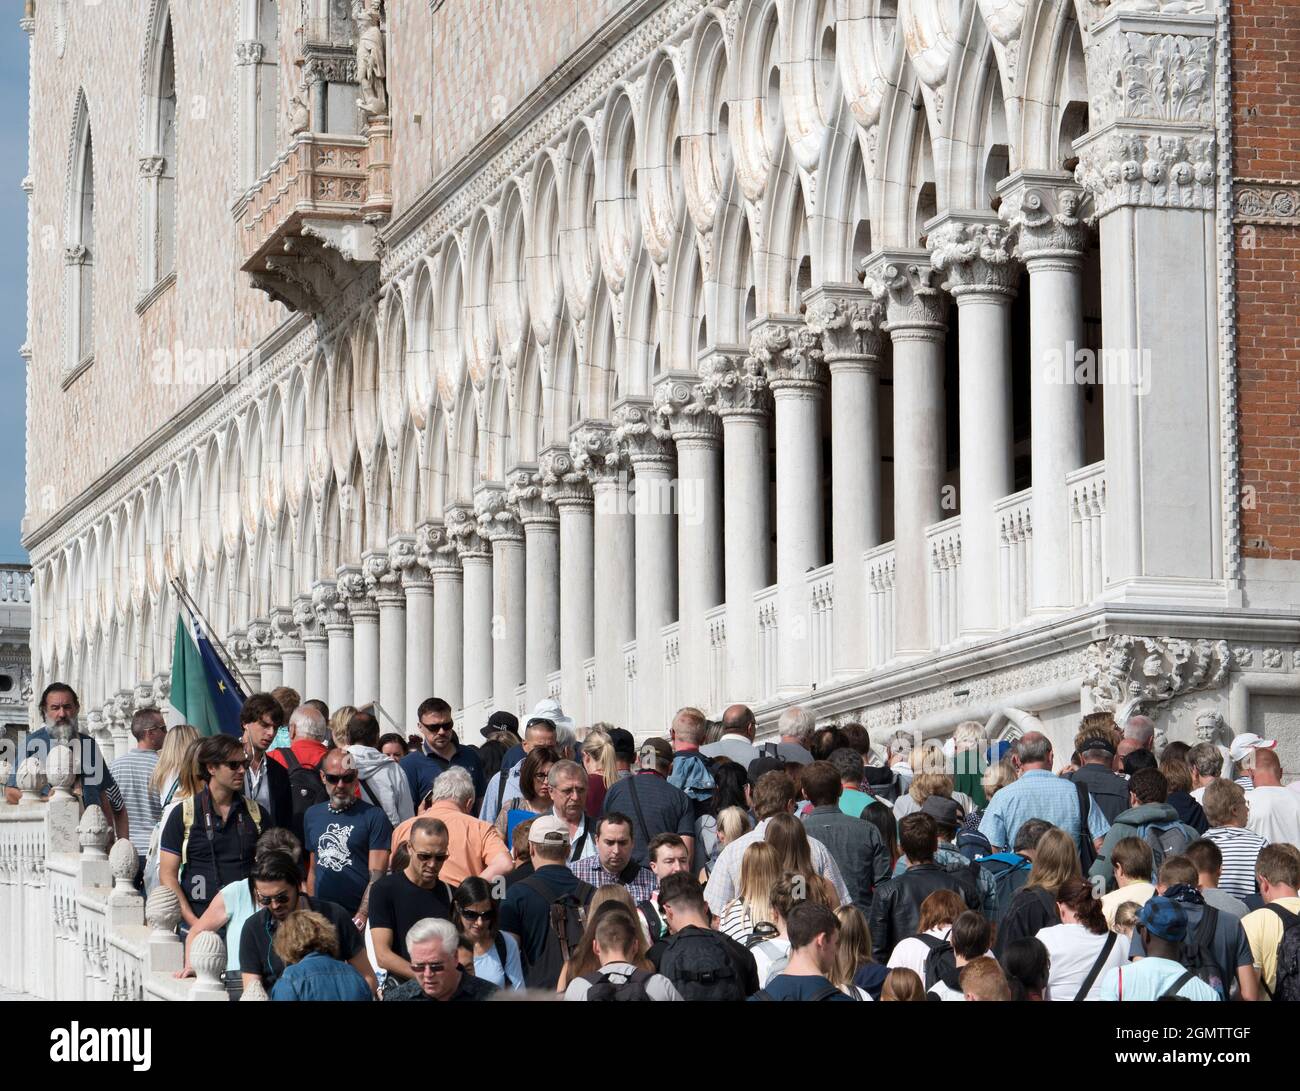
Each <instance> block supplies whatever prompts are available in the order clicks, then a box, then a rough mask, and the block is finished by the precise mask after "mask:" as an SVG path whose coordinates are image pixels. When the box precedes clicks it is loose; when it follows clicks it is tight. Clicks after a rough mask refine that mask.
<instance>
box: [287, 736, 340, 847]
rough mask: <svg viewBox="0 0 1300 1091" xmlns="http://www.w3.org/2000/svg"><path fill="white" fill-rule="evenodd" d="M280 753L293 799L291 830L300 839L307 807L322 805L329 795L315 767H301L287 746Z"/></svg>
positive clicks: (296, 757)
mask: <svg viewBox="0 0 1300 1091" xmlns="http://www.w3.org/2000/svg"><path fill="white" fill-rule="evenodd" d="M280 753H281V754H283V755H284V764H285V765H286V766H287V767H288V769H289V795H290V796H291V797H292V798H293V828H294V830H296V831H297V833H298V836H299V839H301V837H302V822H303V819H302V816H303V815H304V814H306V813H307V808H308V807H314V806H315V805H316V804H317V803H324V802H325V801H326V800H327V799H329V793H328V792H327V791H326V790H325V785H323V784H322V783H321V780H320V776H319V775H318V774H317V772H316V767H315V766H307V765H303V763H302V762H300V761H299V760H298V755H297V754H295V753H294V752H293V751H292V750H291V749H290V748H289V747H287V746H286V747H282V748H281V750H280Z"/></svg>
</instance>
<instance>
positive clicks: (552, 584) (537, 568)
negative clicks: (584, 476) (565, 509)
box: [507, 466, 560, 708]
mask: <svg viewBox="0 0 1300 1091" xmlns="http://www.w3.org/2000/svg"><path fill="white" fill-rule="evenodd" d="M507 476H508V477H509V486H508V491H507V500H508V502H509V503H510V505H511V506H512V507H513V508H514V509H515V510H516V511H518V512H519V521H520V522H521V523H522V524H523V526H524V618H523V629H524V681H525V689H526V691H527V697H526V699H525V700H526V704H527V706H528V707H529V708H532V707H534V706H535V705H536V704H537V702H538V701H540V700H542V699H543V698H544V697H545V696H546V692H547V681H546V680H547V678H548V677H549V675H550V674H551V672H552V671H557V670H559V669H560V517H559V513H558V512H557V511H556V509H555V505H554V504H552V503H550V502H549V501H548V500H546V499H545V497H543V495H542V475H541V473H540V471H539V468H538V467H537V466H515V467H514V468H513V469H512V470H511V471H510V473H509V474H508V475H507Z"/></svg>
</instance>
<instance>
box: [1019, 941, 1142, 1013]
mask: <svg viewBox="0 0 1300 1091" xmlns="http://www.w3.org/2000/svg"><path fill="white" fill-rule="evenodd" d="M1109 935H1110V933H1109V932H1107V933H1105V934H1103V935H1100V936H1098V935H1096V934H1095V933H1093V932H1089V931H1088V930H1087V929H1086V928H1085V927H1084V926H1083V925H1081V924H1053V925H1049V926H1048V927H1046V928H1042V929H1039V932H1038V938H1039V940H1040V941H1041V942H1042V944H1043V946H1044V947H1046V948H1047V956H1048V958H1049V959H1051V972H1050V974H1049V976H1048V978H1047V999H1048V1000H1073V999H1074V997H1075V994H1076V993H1078V991H1079V989H1080V988H1082V987H1083V981H1084V978H1086V977H1087V976H1088V972H1089V971H1090V970H1091V969H1092V965H1093V963H1094V962H1096V961H1097V956H1098V955H1100V954H1101V949H1102V948H1103V947H1104V946H1105V945H1106V939H1107V937H1108V936H1109ZM1128 943H1129V941H1128V937H1127V936H1124V935H1116V937H1115V944H1114V946H1113V947H1111V949H1110V954H1109V955H1107V956H1106V962H1105V964H1104V965H1103V966H1102V968H1101V972H1100V973H1099V974H1098V975H1097V978H1096V980H1095V981H1093V983H1092V988H1091V989H1089V990H1088V995H1087V996H1086V997H1084V999H1085V1000H1092V999H1095V998H1096V996H1097V990H1098V988H1100V986H1101V979H1102V976H1103V975H1104V974H1105V972H1106V971H1107V970H1109V969H1110V968H1111V967H1112V966H1123V965H1124V964H1125V963H1126V962H1128Z"/></svg>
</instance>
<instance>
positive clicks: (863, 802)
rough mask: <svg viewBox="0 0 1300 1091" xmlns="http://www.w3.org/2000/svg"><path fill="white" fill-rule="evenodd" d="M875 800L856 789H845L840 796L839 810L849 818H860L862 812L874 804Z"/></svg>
mask: <svg viewBox="0 0 1300 1091" xmlns="http://www.w3.org/2000/svg"><path fill="white" fill-rule="evenodd" d="M875 802H876V801H875V798H874V797H872V796H869V795H867V793H866V792H859V791H858V790H857V789H856V788H845V789H844V794H843V795H841V796H840V810H841V811H843V812H844V813H845V814H846V815H848V816H849V817H850V818H861V817H862V812H863V811H865V810H866V809H867V808H868V807H870V806H871V805H872V804H873V803H875Z"/></svg>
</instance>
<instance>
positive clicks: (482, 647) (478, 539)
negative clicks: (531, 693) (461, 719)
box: [446, 507, 493, 717]
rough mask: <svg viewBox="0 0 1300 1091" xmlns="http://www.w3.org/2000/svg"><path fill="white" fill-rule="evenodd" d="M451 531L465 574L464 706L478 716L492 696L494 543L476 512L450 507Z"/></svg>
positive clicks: (470, 712) (448, 530)
mask: <svg viewBox="0 0 1300 1091" xmlns="http://www.w3.org/2000/svg"><path fill="white" fill-rule="evenodd" d="M446 521H447V533H448V534H449V535H450V536H451V538H452V540H453V541H454V542H455V543H456V551H457V553H459V554H460V566H461V571H462V572H463V573H464V581H465V584H464V587H465V590H464V615H463V618H462V620H463V626H462V630H461V631H462V633H463V634H464V649H463V655H464V678H465V688H464V693H463V694H462V699H463V704H462V706H461V707H462V708H463V709H465V711H466V712H467V713H469V714H471V715H474V716H476V717H477V715H478V713H479V712H480V711H481V710H482V708H483V706H484V705H485V704H486V703H487V701H488V700H489V698H491V696H492V652H493V648H492V545H491V543H490V542H488V541H487V540H486V539H485V538H484V537H483V536H482V535H481V534H480V533H479V525H478V520H477V519H475V517H474V512H473V511H472V510H471V509H469V508H467V507H454V508H448V509H447V514H446Z"/></svg>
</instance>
